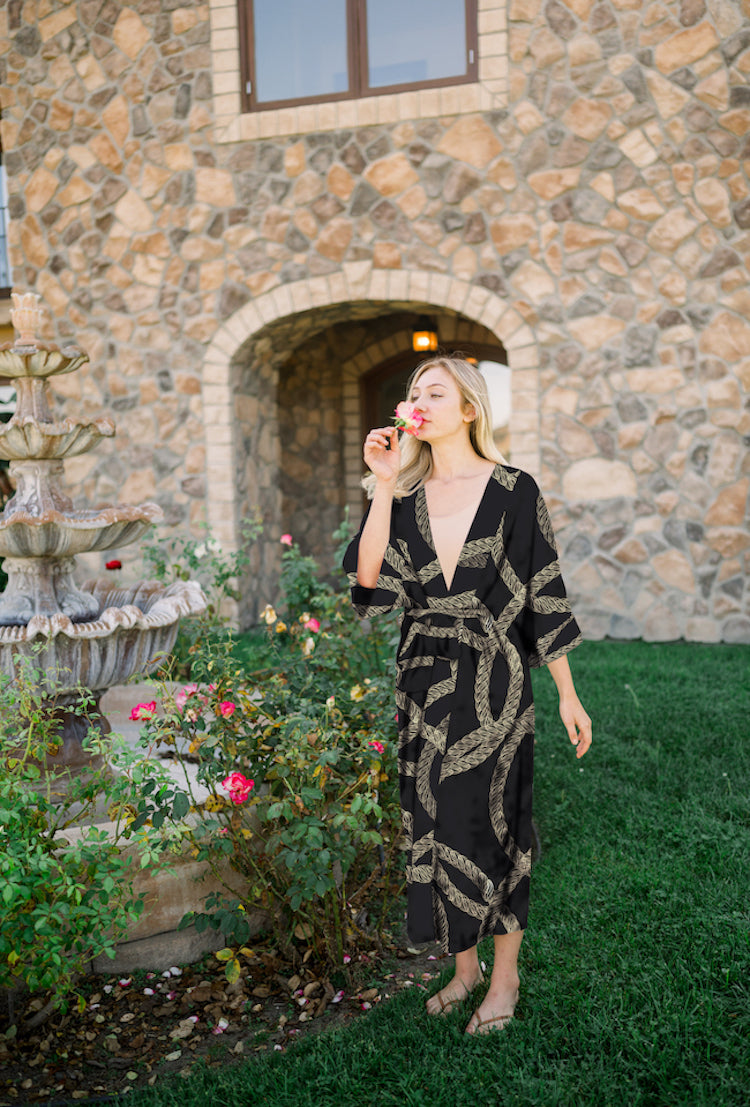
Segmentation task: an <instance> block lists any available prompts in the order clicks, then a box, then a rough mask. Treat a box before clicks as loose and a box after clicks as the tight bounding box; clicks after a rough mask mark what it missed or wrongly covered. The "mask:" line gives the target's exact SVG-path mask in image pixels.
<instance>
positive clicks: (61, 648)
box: [0, 293, 205, 778]
mask: <svg viewBox="0 0 750 1107" xmlns="http://www.w3.org/2000/svg"><path fill="white" fill-rule="evenodd" d="M13 300H14V304H15V307H14V308H13V309H12V310H11V319H12V321H13V325H14V327H15V328H16V331H17V338H16V341H15V342H14V343H13V344H12V345H9V344H6V345H3V346H0V379H2V378H4V379H5V380H9V381H12V382H13V383H14V385H15V389H16V395H17V401H18V402H17V408H16V412H15V414H14V415H13V417H12V419H11V420H10V422H9V423H7V424H5V425H4V426H2V425H0V457H3V458H6V459H8V460H10V463H11V464H10V472H11V476H12V477H13V478H15V482H16V492H15V495H14V496H13V498H12V499H11V500H9V502H8V503H7V504H6V506H5V510H4V511H3V512H2V514H0V557H2V558H4V559H5V560H4V562H3V567H4V569H5V572H6V573H7V575H8V584H7V587H6V589H5V591H4V592H3V593H2V595H0V671H2V672H5V673H7V674H8V675H9V676H11V677H15V676H16V674H17V672H18V667H19V664H20V662H21V659H22V658H30V659H31V661H32V664H33V666H34V668H35V669H37V670H39V671H41V673H42V677H41V683H42V691H43V692H45V693H47V694H48V695H49V696H50V697H52V699H51V701H50V710H54V712H55V714H56V717H57V718H58V720H59V732H60V736H61V738H62V745H61V748H60V751H59V752H58V754H57V755H56V757H55V758H53V759H51V760H50V763H49V764H48V768H50V769H53V770H56V769H57V770H66V769H67V770H71V769H76V768H79V767H83V766H85V765H87V764H91V761H92V759H91V756H90V755H89V754H88V753H86V751H85V750H84V749H83V748H82V745H81V741H82V739H83V737H84V736H85V735H86V733H87V732H88V730H89V727H90V726H91V725H92V722H93V724H94V725H96V726H98V728H99V729H100V731H101V732H102V733H107V732H108V730H109V725H108V723H107V722H106V720H105V719H104V718H103V717H102V716H101V714H100V713H99V710H98V705H99V699H100V697H101V695H102V694H103V693H104V692H105V691H106V689H108V688H110V687H112V686H114V685H117V684H123V683H124V682H125V681H126V680H128V679H129V678H130V677H132V676H134V675H135V674H137V673H141V674H148V673H150V672H153V671H154V669H156V668H157V666H158V664H159V660H160V658H161V657H162V656H163V655H164V654H165V653H167V652H168V651H169V650H170V649H171V648H172V646H173V645H174V641H175V638H176V636H177V625H178V622H179V619H180V618H181V617H184V616H187V615H195V614H198V613H199V612H200V611H202V610H203V609H204V607H205V597H204V596H203V593H202V591H201V588H200V586H199V585H198V584H197V583H196V582H194V581H180V582H177V583H175V584H172V585H170V586H169V587H165V586H163V585H162V584H159V583H157V582H155V581H140V582H138V583H136V584H132V585H128V586H125V587H120V586H119V585H117V584H116V583H115V582H114V581H113V580H112V578H109V579H98V580H90V581H85V582H84V583H82V584H81V585H76V583H75V581H74V569H75V557H76V555H77V554H81V553H86V552H88V551H92V550H109V549H115V548H119V547H122V546H126V545H130V544H131V543H132V542H135V541H136V540H137V539H138V538H140V537H141V536H142V535H143V534H144V533H145V531H146V530H147V529H148V528H149V527H150V526H152V525H153V524H154V523H158V522H160V521H161V519H162V512H161V508H160V507H159V506H158V505H157V504H151V503H146V504H141V505H140V506H138V507H131V506H107V507H101V508H97V509H93V510H88V509H85V510H81V509H78V508H74V507H73V503H72V501H71V500H70V498H69V497H68V496H67V495H66V494H65V492H64V491H63V489H62V477H63V459H64V458H66V457H74V456H76V455H77V454H83V453H88V451H89V450H92V449H93V448H94V447H95V446H96V445H97V444H98V442H99V440H100V439H101V438H109V437H112V436H113V435H114V433H115V427H114V423H113V422H112V421H111V420H110V419H99V420H97V421H96V422H94V423H81V422H77V421H76V420H75V419H71V418H67V419H64V420H62V421H60V422H57V421H55V419H53V417H52V414H51V411H50V407H49V403H48V384H47V381H48V379H49V378H50V377H52V376H55V375H56V374H59V373H72V372H73V371H74V370H76V369H78V368H79V367H80V366H81V365H83V364H84V363H85V362H87V361H88V357H87V355H86V354H85V353H83V352H82V351H81V350H79V349H78V348H77V347H75V346H72V345H71V346H63V347H62V348H59V347H57V346H55V345H53V344H52V343H49V342H43V341H42V340H41V339H39V338H38V337H37V331H38V328H39V325H40V322H41V308H40V306H39V302H38V301H39V297H38V296H36V295H34V294H33V293H27V294H26V295H23V296H20V295H17V294H14V296H13ZM80 687H83V688H86V689H88V690H90V691H91V692H92V693H93V696H94V701H95V703H94V707H93V709H92V710H90V711H89V712H87V716H86V718H81V716H80V713H78V712H76V711H75V710H74V709H72V704H73V701H74V700H75V699H76V694H75V691H74V690H75V689H76V688H80ZM64 775H65V773H64V772H63V773H62V777H63V778H64Z"/></svg>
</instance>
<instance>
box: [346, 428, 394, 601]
mask: <svg viewBox="0 0 750 1107" xmlns="http://www.w3.org/2000/svg"><path fill="white" fill-rule="evenodd" d="M364 456H365V464H366V465H367V466H368V468H369V469H370V471H371V472H373V473H374V474H375V476H376V477H377V484H376V485H375V495H374V496H373V498H372V505H371V507H370V514H369V515H368V516H367V522H366V523H365V525H364V527H363V528H362V534H361V535H360V538H359V553H358V556H357V583H358V584H361V585H362V586H363V587H364V588H375V586H376V585H377V583H378V576H379V575H380V567H381V566H382V564H383V556H384V554H385V551H386V547H387V545H388V539H389V538H390V534H391V509H392V506H393V491H394V489H395V487H396V480H397V478H398V471H399V467H400V465H401V451H400V449H399V444H398V431H397V430H396V428H395V427H380V428H378V429H376V430H371V431H370V433H369V434H368V436H367V438H366V439H365V450H364Z"/></svg>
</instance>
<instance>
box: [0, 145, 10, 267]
mask: <svg viewBox="0 0 750 1107" xmlns="http://www.w3.org/2000/svg"><path fill="white" fill-rule="evenodd" d="M7 228H8V193H7V190H6V187H5V167H4V166H3V163H2V160H0V288H10V264H9V262H8V230H7Z"/></svg>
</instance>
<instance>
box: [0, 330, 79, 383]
mask: <svg viewBox="0 0 750 1107" xmlns="http://www.w3.org/2000/svg"><path fill="white" fill-rule="evenodd" d="M88 360H89V358H88V354H84V352H83V350H79V348H78V347H77V346H72V345H71V346H63V347H59V346H55V345H53V343H51V342H41V341H39V340H38V339H32V340H31V341H30V342H29V343H28V344H26V343H23V342H18V341H16V342H15V343H13V344H8V343H6V344H4V345H3V346H0V377H5V378H7V379H8V380H18V379H21V378H23V377H32V378H34V379H36V380H45V379H46V378H47V377H54V376H56V375H57V374H58V373H72V372H74V371H75V370H76V369H80V367H81V366H82V365H84V364H85V363H86V362H87V361H88Z"/></svg>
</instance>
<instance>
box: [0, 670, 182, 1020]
mask: <svg viewBox="0 0 750 1107" xmlns="http://www.w3.org/2000/svg"><path fill="white" fill-rule="evenodd" d="M40 681H41V674H40V673H38V672H36V670H35V669H34V667H33V664H31V663H30V662H27V663H25V664H23V663H22V664H21V665H20V668H19V671H18V675H17V677H16V679H15V680H14V681H13V682H12V683H11V682H10V681H8V680H7V679H6V678H2V679H1V680H0V908H1V909H2V916H1V917H2V925H1V926H0V988H6V989H10V990H11V991H13V990H21V991H24V990H28V991H31V992H36V991H42V992H50V993H51V994H52V1000H51V1001H50V1004H49V1005H48V1006H49V1007H51V1006H54V1005H55V1004H61V1005H64V1004H65V1002H66V998H67V997H69V995H70V993H71V992H72V991H73V990H74V988H75V984H76V980H77V978H78V976H79V975H80V974H81V973H83V972H84V971H86V969H87V967H88V965H89V963H90V961H91V960H92V959H93V958H94V957H97V956H99V954H102V953H104V954H106V955H108V956H110V957H113V956H114V951H115V945H116V942H117V940H118V938H120V937H121V936H122V935H123V934H124V932H125V931H126V929H127V928H128V926H129V925H130V924H131V922H132V921H134V920H136V919H138V917H139V915H140V914H141V911H142V910H143V901H142V899H141V897H140V895H137V894H135V893H134V892H133V891H132V890H131V889H132V882H133V875H134V872H135V871H136V870H137V868H138V867H139V866H140V867H145V866H146V865H148V866H149V868H150V869H152V870H153V871H158V870H159V869H160V868H164V867H165V866H167V865H168V864H169V860H170V857H169V854H168V852H167V851H166V849H165V846H166V844H167V842H166V839H165V838H164V836H163V835H160V834H156V833H155V832H154V831H153V829H151V828H149V827H146V826H143V827H141V828H140V829H138V828H136V827H134V825H133V815H134V813H135V810H136V807H137V804H138V802H139V801H140V797H141V795H142V792H143V790H144V789H150V790H151V791H152V792H154V793H158V794H160V796H161V798H162V804H163V805H164V806H167V805H168V804H172V805H174V803H175V802H177V804H178V805H179V803H180V802H181V801H179V800H176V793H175V789H174V787H173V785H171V784H170V782H169V779H168V778H167V777H166V775H165V774H164V772H163V770H162V768H161V766H160V765H159V764H158V762H154V761H152V760H151V759H149V758H148V757H145V756H143V755H142V754H139V755H137V756H136V755H133V754H132V753H129V752H128V751H127V750H125V749H124V748H123V750H122V751H121V753H120V755H119V759H118V761H119V763H118V768H119V772H118V773H117V774H116V775H113V774H112V773H111V771H110V769H109V767H108V765H106V764H103V765H102V767H101V768H95V767H94V768H92V769H91V770H90V771H87V772H81V771H80V770H77V771H76V772H75V773H73V772H69V773H68V772H63V773H61V772H60V771H59V770H57V773H56V775H55V773H54V771H53V770H51V771H49V772H48V771H47V768H48V758H49V757H50V756H52V755H54V754H55V753H56V752H57V750H58V747H59V745H60V741H61V739H60V737H59V733H58V728H59V721H58V719H57V718H56V717H55V714H54V712H53V710H52V708H53V707H54V703H53V702H51V701H50V699H49V698H46V699H45V698H42V697H41V696H40V694H39V691H38V688H39V684H40ZM75 710H76V712H77V713H78V714H79V715H80V716H81V717H83V718H86V717H87V715H88V714H89V713H91V712H92V710H93V704H92V700H91V697H90V694H88V693H86V692H85V691H83V690H81V692H80V694H79V697H78V701H77V703H76V704H75ZM86 744H87V745H88V746H89V747H90V748H91V750H92V751H96V750H98V749H103V748H104V744H103V743H101V739H100V738H99V736H98V731H96V730H94V729H93V728H92V730H91V732H90V736H89V738H88V739H87V741H86ZM107 745H109V740H107ZM103 795H106V801H107V816H108V818H109V820H111V821H110V824H109V826H108V827H107V829H106V830H105V829H103V828H102V827H101V826H98V825H96V819H97V810H98V808H99V806H100V804H101V800H102V796H103ZM170 813H172V814H174V813H176V811H172V809H171V807H170ZM71 827H75V828H76V832H75V833H74V834H72V835H70V836H69V837H68V836H66V833H65V832H66V831H67V830H69V829H70V828H71ZM131 845H137V847H138V848H137V851H133V850H128V851H124V849H125V847H126V846H131Z"/></svg>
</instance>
